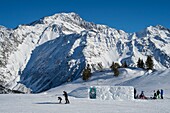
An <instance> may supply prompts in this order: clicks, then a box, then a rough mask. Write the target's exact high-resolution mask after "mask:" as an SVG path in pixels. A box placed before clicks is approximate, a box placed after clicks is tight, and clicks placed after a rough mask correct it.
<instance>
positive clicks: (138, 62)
mask: <svg viewBox="0 0 170 113" xmlns="http://www.w3.org/2000/svg"><path fill="white" fill-rule="evenodd" d="M137 67H138V68H140V67H141V60H140V58H139V59H138V61H137Z"/></svg>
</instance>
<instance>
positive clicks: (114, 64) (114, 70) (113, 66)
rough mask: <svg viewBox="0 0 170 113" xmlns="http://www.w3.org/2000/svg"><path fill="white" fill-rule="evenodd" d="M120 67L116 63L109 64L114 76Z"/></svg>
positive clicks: (117, 74) (117, 73)
mask: <svg viewBox="0 0 170 113" xmlns="http://www.w3.org/2000/svg"><path fill="white" fill-rule="evenodd" d="M119 67H120V65H119V64H118V63H114V62H113V63H112V65H111V66H110V68H111V69H112V70H113V72H114V76H116V77H117V76H119V70H118V68H119Z"/></svg>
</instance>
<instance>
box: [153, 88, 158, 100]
mask: <svg viewBox="0 0 170 113" xmlns="http://www.w3.org/2000/svg"><path fill="white" fill-rule="evenodd" d="M153 99H157V94H156V92H155V90H154V94H153Z"/></svg>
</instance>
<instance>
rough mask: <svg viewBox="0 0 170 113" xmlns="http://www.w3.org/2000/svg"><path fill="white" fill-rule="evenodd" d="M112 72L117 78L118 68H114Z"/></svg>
mask: <svg viewBox="0 0 170 113" xmlns="http://www.w3.org/2000/svg"><path fill="white" fill-rule="evenodd" d="M113 72H114V76H116V77H118V76H119V70H118V68H114V70H113Z"/></svg>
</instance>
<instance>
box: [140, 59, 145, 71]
mask: <svg viewBox="0 0 170 113" xmlns="http://www.w3.org/2000/svg"><path fill="white" fill-rule="evenodd" d="M140 65H141V66H140V67H141V68H142V69H144V68H145V64H144V62H143V60H141V63H140Z"/></svg>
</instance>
